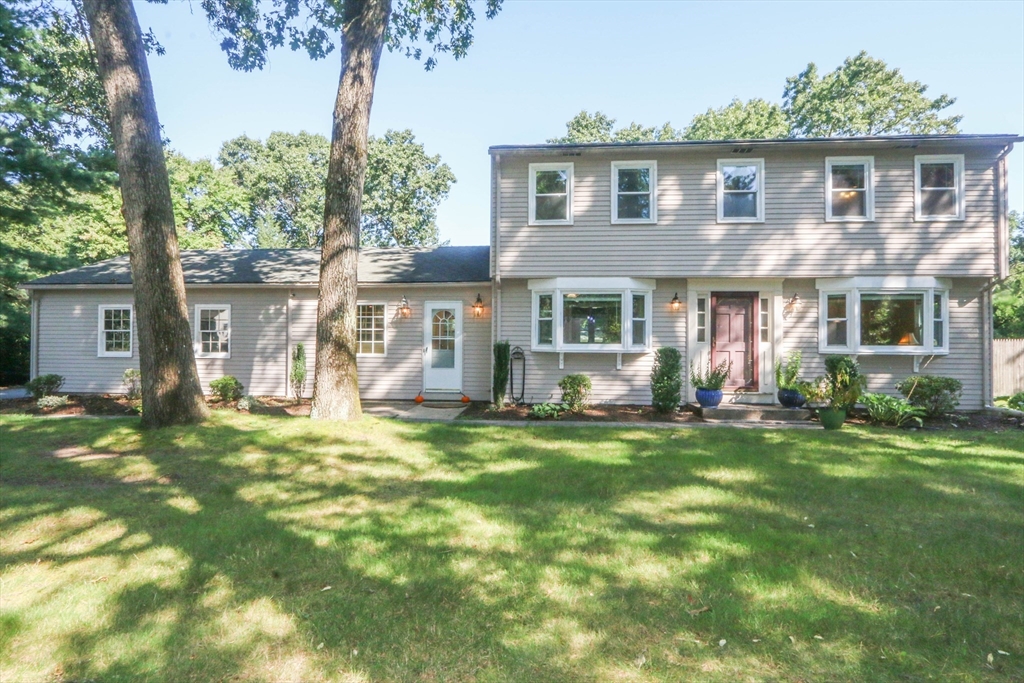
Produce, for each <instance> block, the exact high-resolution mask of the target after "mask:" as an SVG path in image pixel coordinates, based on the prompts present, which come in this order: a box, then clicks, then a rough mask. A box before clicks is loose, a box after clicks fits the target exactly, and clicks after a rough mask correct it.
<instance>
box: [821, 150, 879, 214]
mask: <svg viewBox="0 0 1024 683" xmlns="http://www.w3.org/2000/svg"><path fill="white" fill-rule="evenodd" d="M856 165H862V166H864V195H865V196H864V213H865V215H864V216H833V215H832V167H833V166H856ZM873 220H875V158H874V157H825V221H826V222H829V223H869V222H871V221H873Z"/></svg>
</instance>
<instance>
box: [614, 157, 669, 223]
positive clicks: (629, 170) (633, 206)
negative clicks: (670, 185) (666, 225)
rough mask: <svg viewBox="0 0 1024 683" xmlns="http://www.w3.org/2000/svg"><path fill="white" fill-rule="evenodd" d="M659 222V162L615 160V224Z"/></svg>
mask: <svg viewBox="0 0 1024 683" xmlns="http://www.w3.org/2000/svg"><path fill="white" fill-rule="evenodd" d="M657 222H658V162H657V161H613V162H612V223H657Z"/></svg>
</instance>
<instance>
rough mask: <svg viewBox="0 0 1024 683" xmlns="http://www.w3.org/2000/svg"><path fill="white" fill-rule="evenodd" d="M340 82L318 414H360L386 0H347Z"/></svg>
mask: <svg viewBox="0 0 1024 683" xmlns="http://www.w3.org/2000/svg"><path fill="white" fill-rule="evenodd" d="M344 11H345V17H344V26H343V28H342V35H341V80H340V82H339V84H338V97H337V100H336V101H335V104H334V127H333V131H332V135H331V159H330V165H329V166H328V169H327V188H326V199H327V201H326V206H325V208H324V243H323V251H322V252H321V256H320V299H319V302H318V304H317V312H316V369H315V371H314V376H313V407H312V411H311V413H310V415H311V417H313V418H315V419H328V420H355V419H358V418H359V417H360V416H361V415H362V409H361V407H360V404H359V381H358V377H357V374H356V282H357V265H358V258H359V223H360V221H361V217H362V201H363V178H364V175H365V173H366V154H367V144H368V143H367V138H368V135H369V126H370V107H371V105H372V104H373V87H374V83H375V81H376V79H377V66H378V65H379V64H380V53H381V49H382V48H383V47H384V30H385V29H386V28H387V24H388V20H389V19H390V17H391V0H346V2H345V10H344Z"/></svg>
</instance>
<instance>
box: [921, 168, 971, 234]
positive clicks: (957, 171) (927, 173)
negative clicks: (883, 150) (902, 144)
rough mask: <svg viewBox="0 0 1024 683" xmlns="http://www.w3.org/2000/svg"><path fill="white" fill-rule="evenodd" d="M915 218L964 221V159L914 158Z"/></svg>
mask: <svg viewBox="0 0 1024 683" xmlns="http://www.w3.org/2000/svg"><path fill="white" fill-rule="evenodd" d="M914 217H915V218H916V219H917V220H919V221H920V220H929V221H931V220H937V221H962V220H963V219H964V156H963V155H962V154H935V155H925V156H916V157H914Z"/></svg>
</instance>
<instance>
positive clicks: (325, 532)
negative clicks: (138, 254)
mask: <svg viewBox="0 0 1024 683" xmlns="http://www.w3.org/2000/svg"><path fill="white" fill-rule="evenodd" d="M0 437H2V443H3V450H2V451H0V485H2V489H3V490H2V493H3V496H2V497H0V680H48V679H49V680H56V679H61V678H63V679H65V680H67V679H71V680H103V681H118V680H123V681H136V680H163V681H179V680H203V681H205V680H223V679H230V680H265V681H271V680H274V681H276V680H303V681H306V680H309V681H317V680H326V681H376V680H457V681H469V680H476V681H523V680H530V681H534V680H537V681H556V680H557V681H574V680H581V681H592V680H637V681H653V680H663V681H679V680H709V681H729V682H730V683H731V682H732V681H734V680H747V679H751V680H850V681H855V680H856V681H860V680H880V681H884V680H908V679H910V680H913V679H917V678H922V679H927V678H928V677H929V676H932V677H934V678H935V679H936V680H938V679H952V680H987V679H990V680H1016V679H1020V678H1024V665H1022V663H1024V656H1022V655H1024V598H1022V596H1024V559H1022V558H1024V519H1022V516H1024V512H1022V510H1021V500H1022V498H1024V477H1022V472H1024V453H1022V451H1024V444H1022V441H1021V438H1020V435H1019V434H985V433H979V432H964V433H957V434H955V435H953V436H946V435H937V434H934V433H921V432H919V433H908V432H900V431H895V430H874V429H868V428H855V429H850V430H844V431H842V432H840V433H838V434H827V433H824V432H808V431H786V430H767V431H763V430H731V429H714V430H704V429H690V430H678V431H677V430H644V429H621V428H601V427H595V428H590V427H565V428H557V429H556V428H543V427H537V428H528V429H516V428H502V427H492V426H475V425H464V424H453V425H448V424H412V423H399V422H390V421H385V420H375V419H367V420H364V421H362V422H359V423H354V424H337V423H322V422H311V421H308V420H298V419H289V418H277V417H266V416H250V415H243V414H232V413H228V412H217V413H215V415H214V417H213V418H212V419H211V420H210V422H209V423H207V424H205V425H203V426H201V427H192V428H174V429H167V430H161V431H158V432H140V431H138V430H137V420H132V419H124V420H102V421H101V420H77V421H72V420H61V421H54V420H39V419H33V418H20V417H18V418H10V417H6V416H5V418H4V422H3V424H2V425H0ZM723 641H724V644H720V643H722V642H723ZM1000 650H1001V651H1003V652H1008V653H1010V654H1009V655H1002V654H999V651H1000ZM990 653H991V654H992V656H993V660H992V662H989V661H988V654H990Z"/></svg>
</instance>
